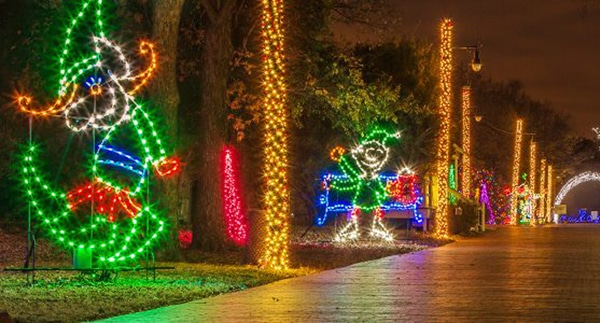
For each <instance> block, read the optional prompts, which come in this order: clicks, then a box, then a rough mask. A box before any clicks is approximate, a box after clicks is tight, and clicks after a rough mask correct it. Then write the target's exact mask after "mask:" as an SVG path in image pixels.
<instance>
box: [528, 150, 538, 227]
mask: <svg viewBox="0 0 600 323" xmlns="http://www.w3.org/2000/svg"><path fill="white" fill-rule="evenodd" d="M536 150H537V145H536V144H535V142H534V141H531V145H530V146H529V191H530V194H529V196H530V199H531V221H530V222H529V224H530V225H535V224H536V222H537V221H536V220H537V216H536V214H537V213H536V203H535V184H536V180H537V179H536V175H537V174H536V172H537V168H536V166H537V156H536V154H537V151H536Z"/></svg>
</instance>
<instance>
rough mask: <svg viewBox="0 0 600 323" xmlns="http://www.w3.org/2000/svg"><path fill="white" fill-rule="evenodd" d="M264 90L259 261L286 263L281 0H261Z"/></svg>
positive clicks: (287, 209)
mask: <svg viewBox="0 0 600 323" xmlns="http://www.w3.org/2000/svg"><path fill="white" fill-rule="evenodd" d="M261 27H262V38H263V90H264V93H263V94H264V114H263V120H262V122H263V125H264V143H263V145H264V150H263V153H264V158H265V160H264V166H263V176H264V179H265V196H264V201H263V202H264V205H265V211H266V218H267V223H268V229H267V236H266V237H265V245H266V246H265V251H264V253H263V256H262V258H261V261H260V262H261V264H262V265H263V266H265V267H267V268H272V269H277V270H281V269H286V268H287V267H288V265H289V258H288V248H289V246H288V245H289V237H288V235H289V223H288V217H289V215H290V212H291V211H290V194H289V188H288V124H287V123H288V122H287V110H286V107H285V104H286V97H287V94H286V85H285V79H284V74H285V64H284V60H285V58H284V52H283V45H284V36H283V0H262V24H261Z"/></svg>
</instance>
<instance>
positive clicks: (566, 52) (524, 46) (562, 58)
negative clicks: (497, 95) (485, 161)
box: [336, 0, 600, 137]
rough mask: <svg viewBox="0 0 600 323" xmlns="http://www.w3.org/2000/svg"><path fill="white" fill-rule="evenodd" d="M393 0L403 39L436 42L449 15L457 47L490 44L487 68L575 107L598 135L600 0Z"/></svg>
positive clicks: (576, 122)
mask: <svg viewBox="0 0 600 323" xmlns="http://www.w3.org/2000/svg"><path fill="white" fill-rule="evenodd" d="M388 1H390V2H393V3H394V6H395V7H396V8H397V10H398V12H399V14H400V17H401V19H402V22H401V24H400V26H399V27H398V28H397V29H398V38H400V37H402V36H406V37H409V38H412V37H414V38H418V39H426V40H430V41H432V42H437V40H438V34H437V32H438V25H439V21H440V19H441V18H442V17H445V16H447V17H450V18H452V19H454V23H455V45H456V46H459V45H470V44H475V43H476V42H478V41H481V42H482V43H483V46H484V47H483V48H482V50H481V60H482V63H483V64H484V67H483V69H484V72H485V74H486V75H489V76H491V77H492V78H493V79H494V80H497V81H500V80H509V79H516V80H520V81H521V82H523V84H524V85H525V91H526V92H527V93H528V94H529V95H530V96H531V97H533V98H534V99H536V100H540V101H549V102H550V103H551V105H552V106H553V107H554V108H555V109H556V110H559V111H565V112H567V113H569V114H570V115H571V125H572V126H573V128H574V129H576V130H577V132H578V134H580V135H582V136H587V137H593V133H592V132H591V131H590V129H591V128H592V127H593V126H600V1H596V0H502V1H491V0H483V1H482V0H479V1H474V0H451V1H450V0H388ZM336 30H338V31H340V30H341V31H342V32H341V33H340V34H341V37H342V38H343V39H345V40H347V41H351V42H356V41H362V42H369V41H372V40H373V39H374V38H375V37H374V36H373V34H372V33H370V32H367V31H364V30H363V31H360V32H357V30H356V28H349V27H343V28H336ZM457 55H460V54H457ZM481 108H482V109H485V107H481Z"/></svg>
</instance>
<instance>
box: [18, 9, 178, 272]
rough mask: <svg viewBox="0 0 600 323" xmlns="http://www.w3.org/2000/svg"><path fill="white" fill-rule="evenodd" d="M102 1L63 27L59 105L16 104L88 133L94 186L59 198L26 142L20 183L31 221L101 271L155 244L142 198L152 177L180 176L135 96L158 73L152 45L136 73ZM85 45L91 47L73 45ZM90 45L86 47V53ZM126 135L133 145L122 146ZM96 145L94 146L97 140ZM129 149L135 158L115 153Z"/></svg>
mask: <svg viewBox="0 0 600 323" xmlns="http://www.w3.org/2000/svg"><path fill="white" fill-rule="evenodd" d="M102 9H103V2H102V0H87V1H82V2H81V8H80V11H79V12H78V13H77V14H76V15H74V18H73V19H72V20H71V21H70V22H69V23H68V24H67V26H68V27H67V30H66V37H65V41H64V45H63V47H62V50H61V52H60V53H61V55H60V56H59V59H58V63H59V64H58V65H59V71H60V80H59V86H58V98H57V99H56V100H55V101H54V103H53V104H51V105H49V106H47V107H33V106H32V105H33V101H34V100H33V99H32V98H31V97H30V96H27V95H21V96H19V97H18V98H17V104H18V105H19V108H20V109H21V111H23V112H25V113H27V114H29V115H30V116H32V117H42V116H53V115H57V114H62V116H63V117H64V118H65V120H66V125H67V127H68V128H69V129H71V130H72V131H74V132H82V131H84V130H85V131H88V130H89V131H91V132H92V136H91V139H92V147H93V151H94V154H93V161H92V163H91V171H90V174H91V179H87V180H85V181H84V183H83V184H81V185H80V186H76V187H75V188H73V189H71V190H69V191H67V192H64V191H62V190H61V189H59V188H54V187H53V186H54V184H52V183H51V182H50V181H48V178H47V177H45V176H44V175H43V174H42V171H41V168H42V167H41V166H40V165H39V162H38V160H39V153H40V149H39V147H38V146H37V145H36V144H34V143H33V142H32V141H31V140H30V144H29V146H28V148H27V149H26V151H25V153H24V158H23V167H22V174H23V183H24V187H25V192H26V195H27V197H28V200H29V203H30V205H31V207H32V212H33V215H34V216H36V217H37V218H38V219H39V221H40V222H41V224H42V225H43V226H44V228H45V229H46V231H47V232H49V234H50V235H51V236H52V238H54V239H55V241H57V242H58V243H59V244H60V245H62V246H65V247H67V248H70V249H72V248H78V249H87V250H89V251H90V252H91V253H92V254H93V257H94V261H98V262H99V265H100V266H104V267H106V266H113V265H118V264H123V263H124V262H126V261H131V260H133V259H136V257H138V256H139V255H141V254H143V253H145V252H146V251H148V250H149V248H151V247H152V246H153V245H155V244H156V241H157V240H158V239H159V238H160V236H161V232H162V231H164V228H165V221H164V220H163V219H162V218H161V217H160V216H158V214H157V213H156V212H155V211H154V210H152V203H151V202H150V200H149V199H148V197H147V196H146V197H142V196H141V195H142V193H147V192H148V190H147V188H148V185H149V182H150V179H151V178H152V177H166V176H169V175H172V174H175V173H176V172H177V171H178V170H179V169H180V161H179V159H178V158H176V157H172V156H168V155H167V152H166V149H165V148H164V143H163V141H162V140H161V139H160V137H159V131H158V129H157V128H156V124H155V122H154V121H153V120H152V118H151V115H150V113H149V112H148V111H146V108H145V107H144V106H143V105H142V104H141V103H140V101H139V100H138V99H136V98H135V97H134V96H133V95H134V94H136V93H137V92H139V90H140V89H141V88H142V87H143V86H144V85H145V84H147V81H148V80H149V78H150V77H151V76H152V74H153V72H154V70H155V69H156V66H157V55H156V53H155V51H154V47H153V45H152V44H151V43H149V42H146V41H142V42H141V44H140V47H139V54H140V56H145V57H147V58H148V60H149V63H148V66H147V67H146V68H145V69H143V70H141V71H139V72H137V73H136V74H133V72H134V71H135V70H136V69H135V68H134V67H133V65H132V64H131V63H130V60H128V58H127V53H126V52H125V51H124V50H123V49H122V48H121V47H120V46H118V45H116V44H115V43H114V42H113V41H111V40H109V39H108V38H107V35H106V34H105V32H104V26H105V23H104V22H103V19H102V18H103V10H102ZM83 39H89V40H91V44H88V43H83V44H81V45H83V46H77V45H80V44H79V43H77V42H76V41H79V40H83ZM90 45H91V46H90ZM126 128H129V129H130V130H131V129H132V130H133V133H134V134H135V136H134V138H133V140H130V139H128V140H125V142H126V143H124V142H123V140H122V139H123V138H122V137H123V136H125V134H124V133H128V132H127V130H126ZM97 137H98V138H99V139H100V140H99V143H96V138H97ZM117 144H121V145H122V146H130V147H129V148H131V151H134V152H137V153H138V154H140V157H136V156H135V155H133V154H132V153H129V152H125V151H124V150H122V149H120V148H117V147H118V145H117Z"/></svg>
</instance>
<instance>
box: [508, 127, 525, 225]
mask: <svg viewBox="0 0 600 323" xmlns="http://www.w3.org/2000/svg"><path fill="white" fill-rule="evenodd" d="M522 140H523V119H517V130H516V131H515V150H514V157H513V158H514V159H513V169H512V186H511V187H512V195H511V198H510V222H511V224H513V225H517V224H519V219H518V215H517V207H518V202H519V200H518V198H519V194H518V193H517V189H518V188H519V170H520V168H521V141H522Z"/></svg>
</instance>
